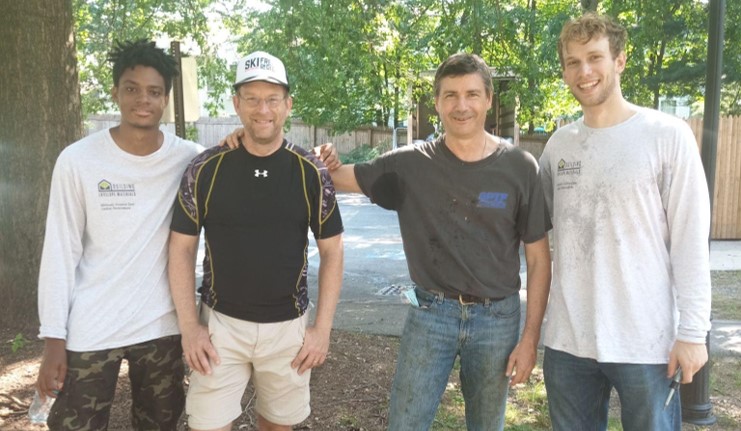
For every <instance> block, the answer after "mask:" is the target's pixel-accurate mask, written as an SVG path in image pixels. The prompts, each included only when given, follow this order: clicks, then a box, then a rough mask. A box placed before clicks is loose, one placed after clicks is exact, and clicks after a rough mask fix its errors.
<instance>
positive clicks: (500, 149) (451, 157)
mask: <svg viewBox="0 0 741 431" xmlns="http://www.w3.org/2000/svg"><path fill="white" fill-rule="evenodd" d="M437 144H438V147H440V148H441V150H440V151H442V153H443V156H444V157H445V159H447V160H448V161H449V162H452V163H454V164H455V165H457V166H471V167H474V166H476V167H478V166H484V165H488V164H489V163H493V162H494V161H496V160H497V159H499V156H501V155H502V154H503V153H504V150H505V149H506V146H505V145H502V143H501V142H498V143H497V148H496V149H495V150H494V151H492V153H491V154H489V155H488V156H486V157H484V158H483V159H481V160H476V161H473V162H467V161H465V160H461V159H459V158H458V157H457V156H456V155H455V154H453V151H451V150H450V148H448V146H447V145H446V144H445V135H443V136H441V137H440V138H439V139H438V141H437Z"/></svg>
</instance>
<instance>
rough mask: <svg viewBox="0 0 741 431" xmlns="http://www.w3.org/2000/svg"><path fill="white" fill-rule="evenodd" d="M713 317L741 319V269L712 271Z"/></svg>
mask: <svg viewBox="0 0 741 431" xmlns="http://www.w3.org/2000/svg"><path fill="white" fill-rule="evenodd" d="M710 275H711V279H712V283H713V319H718V320H741V271H712V272H711V273H710Z"/></svg>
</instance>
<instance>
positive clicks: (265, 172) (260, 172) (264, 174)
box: [255, 169, 268, 178]
mask: <svg viewBox="0 0 741 431" xmlns="http://www.w3.org/2000/svg"><path fill="white" fill-rule="evenodd" d="M255 176H256V177H258V178H259V177H263V178H267V177H268V170H267V169H263V170H259V169H255Z"/></svg>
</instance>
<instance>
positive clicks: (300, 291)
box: [169, 51, 343, 431]
mask: <svg viewBox="0 0 741 431" xmlns="http://www.w3.org/2000/svg"><path fill="white" fill-rule="evenodd" d="M234 90H235V95H234V97H233V103H234V109H235V111H236V112H237V114H238V115H239V118H240V120H241V121H242V124H243V125H244V134H243V136H242V139H241V143H242V145H241V146H239V147H237V148H236V149H234V150H229V149H226V148H223V147H214V148H212V149H209V150H206V151H205V152H203V153H202V154H201V155H199V156H198V157H196V158H195V159H194V160H193V161H192V162H191V164H190V166H189V167H188V169H187V170H186V172H185V174H184V176H183V180H182V183H181V187H180V191H179V193H178V199H177V202H176V204H175V210H174V214H173V219H172V225H171V235H170V261H169V276H170V288H171V290H172V296H173V300H174V302H175V307H176V309H177V313H178V323H179V326H180V330H181V332H182V340H183V353H184V357H185V360H186V362H187V363H188V365H189V366H190V368H191V369H192V370H193V371H194V372H193V373H191V376H190V388H189V391H188V396H187V400H186V413H187V414H188V423H189V426H190V429H191V430H229V429H231V427H232V422H233V421H234V420H235V419H236V418H238V417H239V416H240V415H241V414H242V406H241V405H240V401H241V399H242V396H243V394H244V391H245V388H246V386H247V383H248V382H249V380H250V379H252V382H253V385H254V387H255V391H256V393H257V402H256V404H255V411H256V413H257V418H258V428H259V429H260V430H261V431H266V430H290V429H292V425H295V424H298V423H300V422H301V421H303V420H304V419H306V417H308V415H309V413H310V408H309V377H310V369H311V368H313V367H316V366H318V365H321V364H322V363H324V360H325V359H326V356H327V352H328V349H329V334H330V330H331V328H332V320H333V318H334V313H335V308H336V305H337V301H338V299H339V295H340V288H341V285H342V259H343V252H342V231H343V227H342V220H341V218H340V213H339V208H338V207H337V202H336V200H335V191H334V185H333V184H332V179H331V177H330V176H329V174H328V173H327V169H326V168H325V166H324V164H323V163H322V162H321V161H320V160H319V158H318V157H317V156H315V155H314V154H313V153H311V152H309V151H306V150H304V149H302V148H300V147H297V146H295V145H294V144H292V143H290V142H288V141H287V140H286V139H285V138H284V133H283V126H284V124H285V121H286V119H287V118H288V115H290V111H291V107H292V104H293V100H292V99H291V97H290V95H289V93H288V90H289V85H288V78H287V76H286V71H285V66H283V63H282V62H281V61H280V60H279V59H278V58H276V57H274V56H272V55H270V54H268V53H265V52H260V51H258V52H254V53H252V54H250V55H248V56H247V57H245V58H243V59H241V60H240V61H239V63H238V64H237V77H236V80H235V84H234ZM201 228H203V229H204V230H205V235H206V244H207V247H206V257H205V259H204V265H203V267H204V277H203V284H202V285H201V287H200V288H199V291H200V293H201V300H202V303H201V307H200V318H199V316H198V312H197V311H196V304H195V298H194V295H193V289H194V284H195V276H194V274H195V268H194V266H195V265H194V263H195V257H196V251H197V247H198V235H199V234H200V231H201ZM309 229H311V231H312V233H313V234H314V237H315V239H316V244H317V248H318V249H319V256H320V264H319V274H318V280H319V298H318V304H317V312H316V319H315V322H314V324H313V325H310V326H309V325H308V324H307V323H308V322H307V316H308V313H307V308H308V304H309V298H308V293H307V291H308V289H307V269H308V265H307V250H308V239H307V235H308V231H309Z"/></svg>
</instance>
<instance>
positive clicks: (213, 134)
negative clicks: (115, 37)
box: [87, 115, 741, 239]
mask: <svg viewBox="0 0 741 431" xmlns="http://www.w3.org/2000/svg"><path fill="white" fill-rule="evenodd" d="M118 118H119V117H118V115H97V116H92V117H90V118H89V119H88V124H87V126H88V132H92V131H96V130H101V129H104V128H107V127H112V126H115V125H116V124H118V122H119V120H118ZM687 122H688V123H689V125H690V127H691V128H692V131H693V132H694V134H695V137H696V138H697V142H698V146H700V145H701V143H702V118H691V119H689V120H687ZM240 125H241V123H240V122H239V119H238V118H237V117H229V118H204V119H201V120H199V121H198V122H197V123H195V126H196V128H197V129H198V142H199V143H200V144H201V145H203V146H206V147H210V146H213V145H215V144H216V143H218V142H219V140H220V139H222V138H223V137H224V136H226V135H228V134H229V133H231V132H232V131H233V130H234V129H235V128H237V127H239V126H240ZM719 126H720V127H719V130H718V158H717V163H716V173H715V193H714V197H713V225H712V231H711V237H712V238H713V239H741V117H724V118H721V119H720V123H719ZM165 129H167V130H169V131H171V132H173V133H174V132H175V126H174V125H173V124H166V125H165ZM393 133H394V132H393V130H391V129H388V128H377V127H366V128H360V129H358V130H355V131H352V132H350V133H345V134H342V135H334V136H330V129H328V128H325V127H314V126H309V125H307V124H304V123H302V122H301V121H298V120H295V119H293V120H292V121H291V127H290V130H289V131H288V132H287V133H286V136H287V138H288V139H289V140H290V141H292V142H294V143H296V144H298V145H300V146H302V147H303V148H307V149H309V148H313V147H314V146H316V145H320V144H322V143H325V142H332V143H334V144H335V145H336V146H337V149H338V151H339V152H340V153H342V154H346V153H348V152H350V151H352V150H353V149H355V148H357V147H359V146H361V145H365V144H371V145H372V146H373V147H381V148H383V149H389V148H391V143H392V140H393ZM397 138H398V142H399V143H404V142H406V130H401V131H399V135H398V136H397ZM547 138H548V136H547V135H534V136H520V137H519V141H518V143H519V145H520V146H521V147H523V148H525V149H526V150H528V151H530V152H531V153H532V154H533V155H534V156H535V157H536V158H538V157H540V154H541V153H542V152H543V147H544V146H545V143H546V141H547ZM400 145H401V144H400ZM688 204H689V203H688Z"/></svg>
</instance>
